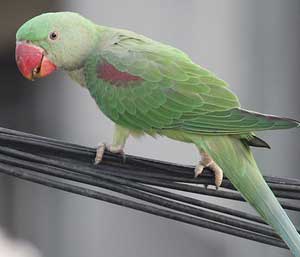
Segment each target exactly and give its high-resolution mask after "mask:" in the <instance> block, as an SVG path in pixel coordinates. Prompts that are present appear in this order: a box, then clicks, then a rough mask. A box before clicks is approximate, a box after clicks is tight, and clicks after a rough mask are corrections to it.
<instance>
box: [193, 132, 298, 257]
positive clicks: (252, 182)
mask: <svg viewBox="0 0 300 257" xmlns="http://www.w3.org/2000/svg"><path fill="white" fill-rule="evenodd" d="M193 141H194V142H195V144H196V145H197V146H198V147H199V148H201V149H203V150H204V151H206V152H207V153H208V154H209V155H210V156H211V157H212V158H213V159H214V161H215V162H216V163H217V164H218V165H219V166H220V167H221V168H222V169H223V171H224V173H225V175H226V176H227V177H228V178H229V180H230V181H231V182H232V184H233V185H234V186H235V187H236V188H237V189H238V190H239V191H240V192H241V194H242V195H243V197H244V198H245V199H246V200H247V201H248V202H249V203H250V204H251V205H252V206H253V207H254V208H255V209H256V210H257V212H259V213H260V215H261V216H262V217H263V218H264V219H265V221H266V222H267V223H268V224H270V225H271V226H272V227H273V229H274V230H275V231H276V232H277V233H278V234H279V235H280V236H281V238H282V239H283V240H284V241H285V243H286V244H287V245H288V247H289V248H290V250H291V252H292V253H293V255H294V256H295V257H300V236H299V234H298V232H297V230H296V229H295V227H294V225H293V223H292V222H291V221H290V219H289V217H288V216H287V214H286V213H285V211H284V210H283V208H282V207H281V205H280V204H279V202H278V201H277V199H276V197H275V196H274V194H273V193H272V191H271V189H270V188H269V187H268V185H267V183H266V182H265V180H264V178H263V176H262V175H261V173H260V171H259V169H258V167H257V165H256V162H255V160H254V158H253V155H252V153H251V151H250V149H249V147H248V146H246V145H245V144H243V143H242V142H241V141H240V140H239V139H237V138H233V137H230V136H200V137H197V138H196V139H195V138H193Z"/></svg>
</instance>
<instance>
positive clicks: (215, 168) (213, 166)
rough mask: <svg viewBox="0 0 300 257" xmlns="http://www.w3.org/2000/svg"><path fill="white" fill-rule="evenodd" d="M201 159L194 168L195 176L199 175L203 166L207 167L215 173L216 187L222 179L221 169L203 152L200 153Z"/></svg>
mask: <svg viewBox="0 0 300 257" xmlns="http://www.w3.org/2000/svg"><path fill="white" fill-rule="evenodd" d="M201 157H202V160H201V161H200V162H199V163H198V165H197V166H196V168H195V178H196V177H198V176H199V175H201V173H202V172H203V170H204V168H206V167H207V168H209V169H210V170H211V171H212V172H213V173H214V174H215V185H216V188H217V189H218V188H219V187H220V186H221V184H222V181H223V170H222V169H221V168H220V167H219V166H218V165H217V164H216V163H215V162H214V160H213V159H212V158H211V157H210V156H209V155H208V154H207V153H205V152H202V153H201Z"/></svg>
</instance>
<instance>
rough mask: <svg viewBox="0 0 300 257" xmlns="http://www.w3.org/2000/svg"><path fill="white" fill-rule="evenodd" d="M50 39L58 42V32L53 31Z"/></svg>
mask: <svg viewBox="0 0 300 257" xmlns="http://www.w3.org/2000/svg"><path fill="white" fill-rule="evenodd" d="M49 38H50V39H51V40H56V39H57V38H58V33H57V32H56V31H53V32H51V33H50V34H49Z"/></svg>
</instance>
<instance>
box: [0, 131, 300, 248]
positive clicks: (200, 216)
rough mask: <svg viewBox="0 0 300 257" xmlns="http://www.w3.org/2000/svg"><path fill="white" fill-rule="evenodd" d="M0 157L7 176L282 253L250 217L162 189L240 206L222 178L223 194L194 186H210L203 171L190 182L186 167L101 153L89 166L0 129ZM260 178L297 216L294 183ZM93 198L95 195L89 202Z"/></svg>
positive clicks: (80, 152) (89, 153) (80, 155)
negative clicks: (105, 191)
mask: <svg viewBox="0 0 300 257" xmlns="http://www.w3.org/2000/svg"><path fill="white" fill-rule="evenodd" d="M0 153H1V154H0V172H3V173H5V174H8V175H13V176H17V177H20V178H22V179H26V180H30V181H33V182H36V183H40V184H43V185H47V186H50V187H55V188H58V189H61V190H65V191H69V192H73V193H79V194H82V195H85V196H88V197H92V198H96V199H99V200H104V199H106V200H105V201H108V202H112V203H115V204H119V205H123V206H127V207H129V208H133V209H137V210H142V211H145V212H148V213H152V214H155V215H158V216H163V217H167V218H171V219H175V220H178V221H182V222H185V223H189V224H194V225H197V226H202V227H205V228H210V229H214V230H216V231H221V232H224V233H228V234H232V235H237V236H240V237H243V238H248V239H251V240H254V241H259V242H263V243H266V244H271V245H276V246H279V247H283V248H286V246H285V244H284V243H283V242H282V241H281V240H280V239H278V236H277V234H275V233H274V231H273V230H272V229H270V227H269V226H266V225H265V222H264V221H263V220H262V219H261V218H260V217H258V216H256V215H252V214H248V213H245V212H241V211H238V210H234V209H231V208H228V207H224V206H219V205H216V204H212V203H208V202H206V201H203V200H199V199H195V198H193V197H187V196H184V195H182V194H179V193H174V192H170V191H167V189H172V190H177V191H184V192H189V193H197V194H205V195H209V196H214V197H221V198H227V199H231V200H239V201H244V199H243V198H242V197H241V195H240V194H239V193H238V192H235V188H234V187H233V185H232V184H231V183H230V181H229V180H228V179H226V178H225V179H224V181H223V183H222V188H224V189H225V190H223V189H222V190H217V191H216V190H213V189H206V188H205V187H202V186H200V185H197V184H203V185H212V184H213V183H214V178H213V176H212V175H211V173H210V172H209V171H205V172H204V174H203V176H201V178H193V167H191V166H183V165H177V164H172V163H169V162H163V161H156V160H150V159H146V158H140V157H135V156H126V162H125V163H124V162H123V159H122V157H120V156H119V155H116V154H112V153H105V158H104V160H103V162H102V163H101V165H99V166H95V165H93V164H92V161H93V158H94V156H95V149H93V148H89V147H84V146H78V145H75V144H71V143H66V142H62V141H59V140H55V139H49V138H45V137H40V136H36V135H31V134H27V133H23V132H18V131H13V130H9V129H4V128H0ZM37 172H38V173H41V174H47V176H51V177H54V178H64V179H67V182H68V183H62V182H58V181H55V180H51V179H49V178H46V177H45V176H44V175H43V176H39V175H38V173H37ZM265 179H266V181H267V182H268V184H269V186H270V187H271V188H272V189H273V191H274V193H275V195H276V196H277V197H280V198H286V199H289V200H290V199H294V202H287V201H281V204H282V206H283V207H284V208H286V209H290V210H294V211H300V206H299V205H297V204H295V200H299V199H300V180H297V179H283V178H276V177H267V176H265ZM71 181H76V182H80V183H82V184H83V185H85V187H76V186H74V185H73V184H69V183H70V182H71ZM57 183H58V184H57ZM87 185H93V186H97V187H100V188H105V189H109V190H112V191H115V192H118V193H121V194H124V195H127V196H130V197H133V198H136V199H139V200H143V201H145V202H148V203H152V204H155V205H158V206H161V207H163V208H168V209H173V210H175V211H176V212H173V211H169V210H166V209H160V208H158V207H154V206H153V205H145V204H142V205H139V204H140V203H136V202H134V201H132V200H130V201H129V200H126V199H123V198H116V197H112V196H109V195H106V194H104V195H103V194H102V193H100V192H97V191H93V190H92V191H85V192H90V193H91V194H84V193H83V190H90V189H88V188H86V186H87ZM157 187H160V188H157ZM95 193H97V194H100V196H99V195H97V197H98V198H97V197H93V195H94V194H95ZM110 197H112V198H110ZM123 200H125V204H124V201H123ZM126 201H129V202H126ZM145 206H146V207H145ZM199 207H200V208H199ZM149 208H150V209H149ZM151 208H154V209H151ZM206 209H209V210H212V211H208V210H206ZM166 211H167V212H166ZM166 213H167V214H166ZM186 214H188V215H186ZM174 215H175V216H174ZM228 215H230V216H228ZM231 216H234V217H237V218H238V219H237V218H234V217H231ZM195 219H196V220H195ZM240 219H244V220H240ZM199 220H200V221H199ZM249 221H250V222H249ZM204 222H209V223H207V224H209V225H207V226H205V225H203V223H204ZM254 235H255V236H254ZM274 240H276V241H274Z"/></svg>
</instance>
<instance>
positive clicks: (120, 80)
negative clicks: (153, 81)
mask: <svg viewBox="0 0 300 257" xmlns="http://www.w3.org/2000/svg"><path fill="white" fill-rule="evenodd" d="M97 77H98V78H99V79H102V80H104V81H107V82H110V83H111V84H114V85H116V86H121V85H126V84H127V83H128V82H132V81H142V80H143V78H141V77H139V76H134V75H132V74H130V73H128V72H122V71H119V70H118V69H116V68H115V67H114V66H113V65H111V64H109V63H101V64H100V65H98V66H97Z"/></svg>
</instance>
